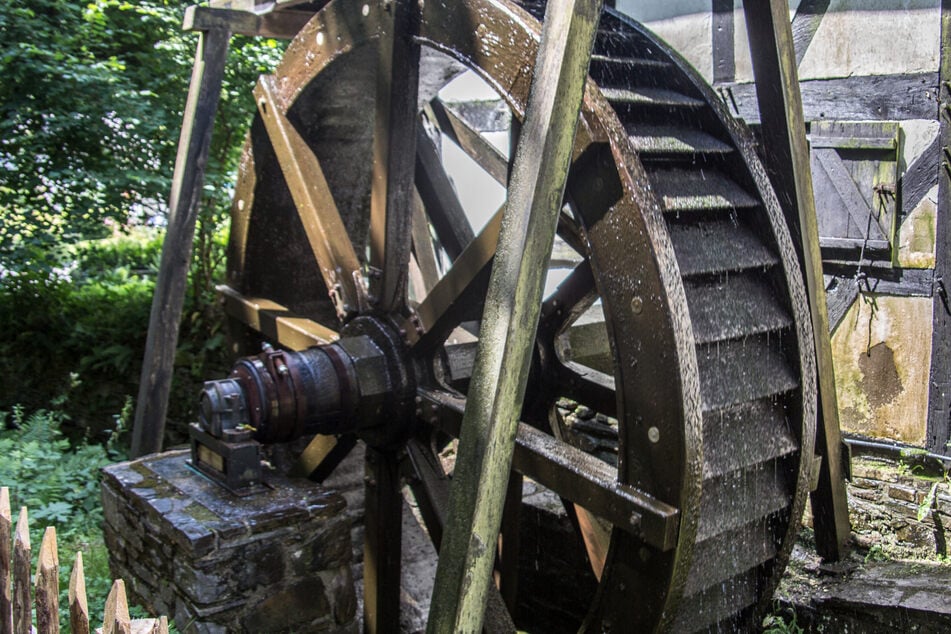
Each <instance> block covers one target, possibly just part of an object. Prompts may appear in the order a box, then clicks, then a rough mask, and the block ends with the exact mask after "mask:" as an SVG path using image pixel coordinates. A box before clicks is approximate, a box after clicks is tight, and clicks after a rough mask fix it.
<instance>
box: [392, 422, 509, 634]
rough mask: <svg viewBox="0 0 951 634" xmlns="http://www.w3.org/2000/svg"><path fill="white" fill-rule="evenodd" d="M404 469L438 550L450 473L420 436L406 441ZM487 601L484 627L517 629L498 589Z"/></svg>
mask: <svg viewBox="0 0 951 634" xmlns="http://www.w3.org/2000/svg"><path fill="white" fill-rule="evenodd" d="M403 471H404V474H405V475H406V478H407V481H408V482H409V487H410V490H411V491H412V492H413V497H414V498H415V499H416V504H417V505H418V508H419V512H420V515H421V516H422V518H423V523H424V524H425V525H426V531H427V532H428V533H429V538H430V539H431V540H432V542H433V546H435V548H436V550H437V551H438V550H439V546H440V544H441V543H442V533H443V526H444V525H445V521H446V509H447V508H448V506H449V476H448V475H446V472H445V470H444V469H443V467H442V464H441V463H440V462H439V460H438V458H436V457H435V455H434V454H433V452H432V450H431V448H430V447H428V446H426V445H425V443H423V442H421V441H420V440H419V439H418V438H413V439H411V440H409V441H408V442H407V443H406V458H405V459H404V461H403ZM487 600H488V605H487V606H486V618H485V620H486V623H485V628H484V630H485V631H487V632H514V631H515V629H516V628H515V623H514V621H513V620H512V615H511V612H510V609H509V608H508V607H507V603H506V602H505V601H503V599H502V595H501V593H500V591H499V589H498V588H495V587H490V588H489V593H488V596H487Z"/></svg>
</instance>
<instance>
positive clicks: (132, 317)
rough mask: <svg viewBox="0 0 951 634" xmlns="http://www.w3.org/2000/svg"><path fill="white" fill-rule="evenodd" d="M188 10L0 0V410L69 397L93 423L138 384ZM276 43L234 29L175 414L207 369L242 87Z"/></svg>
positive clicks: (186, 406)
mask: <svg viewBox="0 0 951 634" xmlns="http://www.w3.org/2000/svg"><path fill="white" fill-rule="evenodd" d="M188 4H190V2H189V1H188V0H136V2H127V1H125V0H90V1H87V2H74V1H73V0H9V1H8V2H4V3H0V377H2V379H3V380H2V381H0V409H2V408H9V407H10V406H11V405H12V404H13V403H22V404H24V405H25V406H26V407H27V410H28V411H32V410H35V409H37V408H40V407H44V406H45V404H46V403H48V402H49V400H50V399H51V398H53V397H54V396H55V395H58V394H67V395H68V397H69V400H70V405H69V411H70V419H71V422H72V424H74V425H76V426H78V427H80V428H92V429H93V430H96V429H99V428H101V427H102V426H103V425H104V424H107V423H108V421H109V420H110V419H111V417H112V416H114V415H115V414H116V412H118V410H119V408H121V407H122V404H123V403H124V402H125V399H126V398H127V397H128V395H130V394H135V393H136V384H137V380H138V374H139V365H140V362H141V361H140V360H141V358H142V354H143V349H144V343H145V336H146V332H145V329H146V324H147V323H148V315H149V308H150V302H151V293H152V289H153V287H154V275H155V271H156V268H157V264H158V261H159V252H160V248H159V244H160V239H161V235H160V233H159V232H158V231H157V230H156V229H155V228H154V227H159V228H160V227H162V226H164V224H165V214H166V212H167V209H166V204H165V200H166V199H167V197H168V194H169V190H170V183H171V178H172V174H173V171H174V162H175V156H176V148H177V143H178V136H179V129H180V125H181V121H182V111H183V108H184V104H185V99H186V95H187V90H188V83H189V79H190V76H191V68H192V63H193V57H194V51H195V46H196V43H197V40H198V37H197V35H196V34H194V33H185V32H182V31H181V29H180V25H181V19H182V15H183V13H184V8H185V7H186V6H187V5H188ZM282 52H283V44H281V43H278V42H277V41H274V40H267V39H255V40H252V39H248V38H242V37H235V38H232V44H231V47H230V50H229V55H228V64H227V65H226V69H225V77H224V82H223V87H222V92H221V100H220V105H219V110H218V117H217V118H216V122H215V128H214V135H213V138H212V146H211V151H210V155H209V158H208V164H207V169H206V183H205V188H204V198H203V200H202V202H201V205H200V208H199V221H198V229H197V232H196V237H195V249H194V259H193V263H192V267H191V272H190V276H189V292H188V297H187V299H186V310H185V315H184V318H183V325H182V332H181V341H182V345H181V346H180V348H179V351H178V357H179V358H178V367H177V368H176V384H175V386H173V390H174V392H173V397H172V412H171V415H172V417H173V418H176V417H178V418H182V419H188V418H189V417H191V415H192V414H191V409H192V408H193V401H194V393H195V390H194V389H193V387H194V385H193V384H194V383H195V382H196V381H200V380H201V379H202V378H204V377H205V376H207V374H208V373H209V372H211V371H212V368H214V367H217V365H218V364H219V361H218V360H217V357H216V355H218V356H220V355H221V353H222V342H223V337H222V335H221V333H220V328H221V322H222V319H221V316H220V314H219V312H218V311H219V308H218V306H217V302H215V301H214V283H215V281H216V280H219V279H221V277H220V276H221V270H222V264H223V259H224V235H225V233H226V231H227V216H228V210H229V201H230V197H231V191H232V187H233V182H234V175H235V171H236V166H237V162H238V158H239V155H240V150H241V146H242V144H243V141H244V138H245V135H246V132H245V131H246V129H247V126H248V124H249V122H250V119H251V115H252V113H253V111H254V108H255V105H254V100H253V97H252V93H251V90H252V88H253V85H254V82H255V80H256V78H257V76H258V75H259V74H260V73H263V72H268V71H270V70H271V69H272V68H273V67H274V65H275V64H276V63H277V61H278V60H279V59H280V56H281V54H282ZM149 227H152V228H151V229H149ZM103 239H104V240H103ZM182 369H184V371H185V376H184V377H181V376H180V373H181V371H182Z"/></svg>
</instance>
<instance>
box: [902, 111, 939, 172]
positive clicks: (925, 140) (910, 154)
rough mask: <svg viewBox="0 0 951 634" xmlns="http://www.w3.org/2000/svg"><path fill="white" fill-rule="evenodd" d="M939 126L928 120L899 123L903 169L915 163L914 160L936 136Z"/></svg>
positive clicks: (935, 122)
mask: <svg viewBox="0 0 951 634" xmlns="http://www.w3.org/2000/svg"><path fill="white" fill-rule="evenodd" d="M938 127H939V124H938V122H937V121H931V120H930V119H911V120H908V121H902V122H901V131H902V134H903V137H904V138H903V143H902V159H904V161H905V167H906V168H907V167H908V166H909V165H911V164H912V163H914V162H915V159H916V158H918V157H919V156H921V153H922V152H924V151H925V150H926V149H927V148H928V146H929V145H931V142H932V141H934V139H935V137H936V136H938Z"/></svg>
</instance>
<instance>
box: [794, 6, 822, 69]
mask: <svg viewBox="0 0 951 634" xmlns="http://www.w3.org/2000/svg"><path fill="white" fill-rule="evenodd" d="M830 2H831V0H802V2H800V3H799V6H798V7H797V8H796V15H795V16H793V20H792V34H793V48H794V49H796V66H797V67H798V66H799V64H801V63H802V58H803V57H805V56H806V51H808V50H809V45H810V44H812V38H814V37H815V36H816V31H818V30H819V25H820V24H822V18H824V17H825V14H826V11H827V10H828V9H829V3H830Z"/></svg>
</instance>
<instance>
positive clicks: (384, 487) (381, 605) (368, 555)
mask: <svg viewBox="0 0 951 634" xmlns="http://www.w3.org/2000/svg"><path fill="white" fill-rule="evenodd" d="M365 500H366V501H365V504H364V506H365V510H364V520H363V522H364V538H363V631H364V632H367V633H368V634H378V633H380V632H391V631H394V629H395V628H397V627H398V623H399V622H400V558H401V553H402V547H401V546H402V544H401V541H402V534H403V531H402V525H403V495H402V486H401V482H400V463H399V459H398V455H397V453H396V452H395V451H378V450H376V449H373V448H372V447H367V450H366V495H365Z"/></svg>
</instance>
